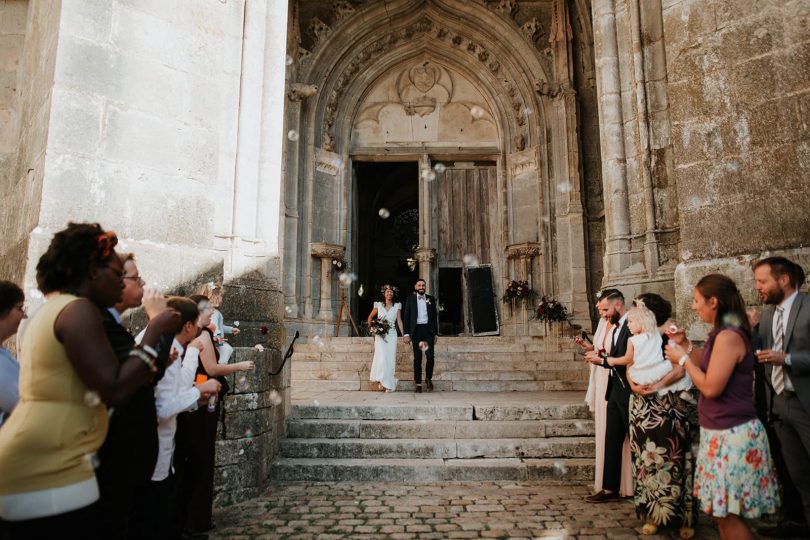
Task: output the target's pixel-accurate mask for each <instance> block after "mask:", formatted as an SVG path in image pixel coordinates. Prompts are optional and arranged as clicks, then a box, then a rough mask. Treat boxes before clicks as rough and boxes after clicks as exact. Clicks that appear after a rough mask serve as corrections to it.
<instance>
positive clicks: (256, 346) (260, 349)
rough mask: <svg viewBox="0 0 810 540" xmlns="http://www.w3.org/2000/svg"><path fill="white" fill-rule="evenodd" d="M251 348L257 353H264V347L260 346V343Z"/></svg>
mask: <svg viewBox="0 0 810 540" xmlns="http://www.w3.org/2000/svg"><path fill="white" fill-rule="evenodd" d="M253 348H254V349H256V350H257V351H259V352H264V345H262V344H261V343H257V344H256V345H254V346H253Z"/></svg>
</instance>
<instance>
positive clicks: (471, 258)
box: [462, 253, 481, 266]
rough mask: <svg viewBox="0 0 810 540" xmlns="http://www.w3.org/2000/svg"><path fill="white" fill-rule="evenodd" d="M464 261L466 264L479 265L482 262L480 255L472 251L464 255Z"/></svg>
mask: <svg viewBox="0 0 810 540" xmlns="http://www.w3.org/2000/svg"><path fill="white" fill-rule="evenodd" d="M462 261H464V266H478V265H479V264H480V262H481V261H480V260H479V259H478V257H477V256H476V255H473V254H472V253H468V254H466V255H464V258H463V259H462Z"/></svg>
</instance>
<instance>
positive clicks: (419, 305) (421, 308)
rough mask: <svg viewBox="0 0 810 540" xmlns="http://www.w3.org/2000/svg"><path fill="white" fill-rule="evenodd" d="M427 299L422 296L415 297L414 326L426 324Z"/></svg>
mask: <svg viewBox="0 0 810 540" xmlns="http://www.w3.org/2000/svg"><path fill="white" fill-rule="evenodd" d="M427 323H428V314H427V297H426V296H425V295H423V294H417V295H416V324H427Z"/></svg>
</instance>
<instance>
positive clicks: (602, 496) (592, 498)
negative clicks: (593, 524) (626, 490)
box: [585, 489, 621, 503]
mask: <svg viewBox="0 0 810 540" xmlns="http://www.w3.org/2000/svg"><path fill="white" fill-rule="evenodd" d="M620 499H621V497H620V496H619V494H618V493H615V492H614V493H609V492H607V491H605V490H604V489H603V490H602V491H600V492H599V493H594V494H593V495H588V496H587V497H585V500H586V501H588V502H589V503H603V502H609V501H618V500H620Z"/></svg>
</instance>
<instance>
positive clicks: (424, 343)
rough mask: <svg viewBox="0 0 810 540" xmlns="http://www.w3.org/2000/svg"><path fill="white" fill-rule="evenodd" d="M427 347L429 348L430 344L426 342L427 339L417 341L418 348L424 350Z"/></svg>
mask: <svg viewBox="0 0 810 540" xmlns="http://www.w3.org/2000/svg"><path fill="white" fill-rule="evenodd" d="M429 348H430V345H428V342H427V341H420V342H419V349H420V350H421V351H422V352H425V351H426V350H428V349H429Z"/></svg>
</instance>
